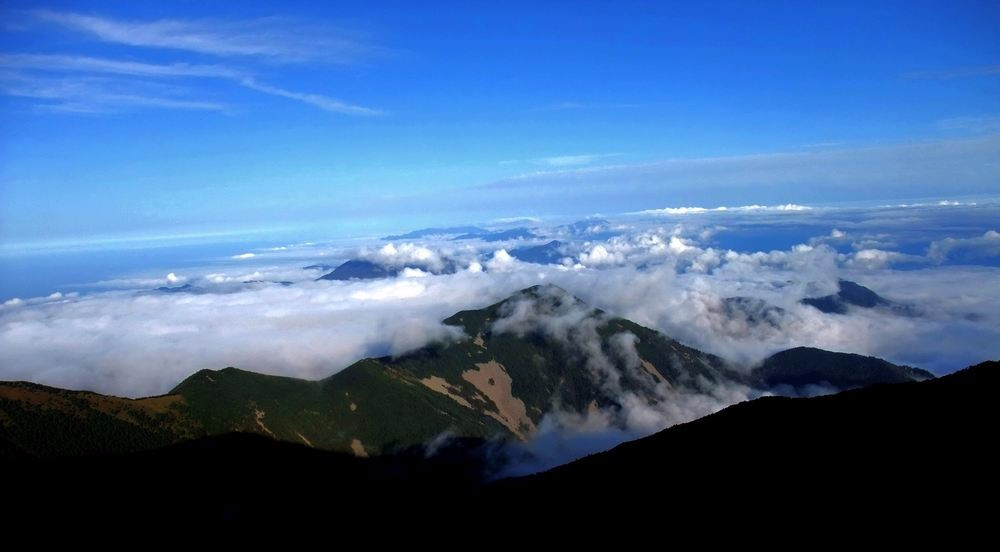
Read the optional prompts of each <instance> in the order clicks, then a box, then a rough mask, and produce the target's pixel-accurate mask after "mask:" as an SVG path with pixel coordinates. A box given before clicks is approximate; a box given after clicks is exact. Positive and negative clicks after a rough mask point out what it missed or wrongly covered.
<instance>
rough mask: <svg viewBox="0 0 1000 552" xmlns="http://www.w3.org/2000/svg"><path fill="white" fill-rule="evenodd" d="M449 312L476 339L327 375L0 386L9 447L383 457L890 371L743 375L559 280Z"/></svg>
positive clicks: (783, 360)
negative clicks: (250, 448)
mask: <svg viewBox="0 0 1000 552" xmlns="http://www.w3.org/2000/svg"><path fill="white" fill-rule="evenodd" d="M444 323H445V324H449V325H452V326H457V327H459V328H461V329H462V330H463V331H464V334H465V335H466V336H467V337H466V338H465V339H462V340H460V341H457V342H450V343H437V344H432V345H429V346H427V347H424V348H422V349H419V350H416V351H413V352H411V353H408V354H404V355H401V356H397V357H382V358H369V359H364V360H361V361H359V362H356V363H354V364H352V365H351V366H348V367H347V368H345V369H344V370H342V371H340V372H337V373H336V374H334V375H332V376H330V377H328V378H326V379H322V380H318V381H308V380H301V379H295V378H287V377H278V376H269V375H264V374H257V373H253V372H247V371H244V370H238V369H236V368H226V369H223V370H202V371H200V372H197V373H196V374H194V375H192V376H190V377H188V378H187V379H185V380H184V381H183V382H181V383H180V384H179V385H178V386H177V387H175V388H174V389H173V390H171V392H170V393H169V394H167V395H164V396H162V397H151V398H146V399H138V400H129V399H121V398H117V397H107V396H103V395H98V394H95V393H88V392H82V391H66V390H62V389H54V388H50V387H45V386H40V385H35V384H29V383H17V382H15V383H10V384H0V430H2V431H0V437H2V439H0V452H2V451H3V450H16V451H21V452H20V453H23V454H31V455H39V456H53V455H55V456H59V455H74V454H91V453H98V452H129V451H138V450H145V449H148V448H152V447H156V446H162V445H164V444H168V443H172V442H179V441H185V440H190V439H192V438H197V437H202V436H211V435H220V434H225V433H230V432H252V433H258V434H261V435H264V436H267V437H271V438H274V439H278V440H281V441H289V442H295V443H301V444H304V445H306V446H309V447H315V448H320V449H326V450H335V451H344V452H351V453H353V454H356V455H359V456H365V455H381V454H386V453H392V452H398V451H401V450H405V449H407V448H409V447H413V446H417V445H420V444H423V443H425V442H427V441H428V440H430V439H432V438H434V437H436V436H438V435H441V434H444V433H448V434H451V435H454V436H459V437H470V438H482V439H489V438H493V437H497V436H499V437H503V438H511V439H525V438H527V437H529V436H531V435H532V434H533V432H534V431H535V429H536V428H537V427H538V426H539V424H540V423H541V421H542V417H543V416H544V415H545V414H546V413H548V412H550V411H551V410H552V409H553V408H554V405H556V404H558V406H559V409H560V411H562V412H568V413H580V414H582V413H586V412H590V411H592V410H594V409H602V410H608V411H612V412H613V411H615V410H616V409H618V408H619V407H620V406H621V405H619V404H618V401H619V400H620V399H621V398H622V397H623V396H624V394H626V393H627V394H629V396H631V397H634V398H636V399H638V400H640V401H646V402H649V403H654V402H656V401H659V400H664V399H663V395H661V394H659V392H658V391H657V389H660V388H663V387H666V388H669V389H672V390H673V391H684V392H686V393H688V394H695V395H697V394H709V393H711V392H713V391H714V390H715V389H716V388H717V387H718V385H719V384H720V383H726V382H740V383H748V384H754V383H761V384H766V385H771V384H772V383H773V382H778V383H780V384H786V383H787V384H791V385H794V384H798V383H808V382H813V383H817V384H819V383H823V382H827V383H829V384H833V385H836V384H837V383H839V382H841V381H846V382H847V383H848V384H849V385H850V386H855V385H863V384H865V383H866V382H877V381H884V380H885V375H884V373H883V371H884V370H892V369H893V368H892V365H888V363H885V366H882V365H879V366H877V367H875V368H872V367H871V366H870V364H871V363H870V362H869V364H865V365H862V366H861V368H859V369H861V370H863V373H862V374H861V375H855V376H852V375H851V374H849V373H848V372H849V370H850V369H851V368H850V367H852V366H855V365H857V362H855V359H854V358H853V357H854V355H839V354H838V353H828V354H827V355H826V356H824V355H823V354H822V353H823V352H822V351H816V350H808V351H807V353H808V354H804V355H799V354H798V353H795V354H791V353H790V355H785V356H779V355H776V356H777V357H778V358H777V359H774V357H772V359H769V363H765V366H767V367H768V368H766V369H762V370H761V371H760V372H756V373H754V374H753V375H752V376H753V377H752V378H751V379H749V380H748V376H747V375H746V374H745V373H742V372H738V371H736V370H734V369H733V368H731V367H730V366H729V365H728V364H727V363H726V362H725V361H723V360H722V359H720V358H718V357H715V356H712V355H708V354H705V353H702V352H700V351H698V350H696V349H693V348H690V347H687V346H684V345H682V344H681V343H679V342H677V341H675V340H673V339H671V338H669V337H667V336H665V335H663V334H661V333H659V332H656V331H654V330H650V329H648V328H644V327H642V326H640V325H638V324H635V323H634V322H631V321H628V320H625V319H622V318H616V317H613V316H610V315H608V314H607V313H604V312H603V311H600V310H598V309H594V308H592V307H590V306H588V305H586V304H585V303H583V302H582V301H580V300H579V299H577V298H576V297H573V296H572V295H570V294H569V293H567V292H565V291H563V290H562V289H560V288H558V287H555V286H535V287H531V288H528V289H525V290H522V291H520V292H518V293H516V294H514V295H513V296H511V297H509V298H507V299H505V300H504V301H501V302H499V303H496V304H493V305H490V306H488V307H485V308H483V309H477V310H467V311H461V312H459V313H456V314H455V315H453V316H451V317H449V318H447V319H446V320H445V321H444ZM830 355H832V356H830ZM838 355H839V356H838ZM800 357H801V358H800ZM797 359H798V360H797ZM869 360H871V359H869ZM838 363H847V364H845V365H844V366H841V365H840V364H838ZM848 364H849V366H848ZM797 370H802V371H803V373H801V374H797ZM880 370H882V371H880ZM900 374H902V375H903V376H905V375H906V374H905V373H902V372H901V373H900ZM913 374H914V377H921V376H922V374H919V373H917V372H913ZM834 376H836V377H834ZM754 378H755V379H754ZM837 378H840V379H837Z"/></svg>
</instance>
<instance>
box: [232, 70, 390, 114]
mask: <svg viewBox="0 0 1000 552" xmlns="http://www.w3.org/2000/svg"><path fill="white" fill-rule="evenodd" d="M239 82H240V84H241V85H243V86H245V87H247V88H249V89H251V90H256V91H258V92H263V93H265V94H271V95H272V96H281V97H282V98H289V99H292V100H297V101H300V102H303V103H307V104H309V105H312V106H314V107H318V108H320V109H322V110H324V111H330V112H332V113H342V114H344V115H364V116H375V115H385V112H384V111H382V110H379V109H373V108H370V107H364V106H360V105H354V104H350V103H347V102H343V101H341V100H338V99H335V98H331V97H330V96H324V95H323V94H312V93H305V92H294V91H291V90H286V89H284V88H279V87H277V86H272V85H270V84H265V83H262V82H260V81H258V80H257V79H254V78H250V77H247V78H244V79H241V80H240V81H239Z"/></svg>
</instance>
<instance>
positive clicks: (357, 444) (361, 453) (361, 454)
mask: <svg viewBox="0 0 1000 552" xmlns="http://www.w3.org/2000/svg"><path fill="white" fill-rule="evenodd" d="M351 452H353V453H354V456H357V457H358V458H368V453H367V452H366V451H365V446H364V445H362V444H361V440H360V439H354V440H352V441H351Z"/></svg>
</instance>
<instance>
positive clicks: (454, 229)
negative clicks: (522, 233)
mask: <svg viewBox="0 0 1000 552" xmlns="http://www.w3.org/2000/svg"><path fill="white" fill-rule="evenodd" d="M488 233H489V230H484V229H482V228H479V227H478V226H449V227H447V228H421V229H420V230H414V231H412V232H407V233H405V234H398V235H395V236H385V237H384V238H382V239H383V240H386V241H391V240H413V239H417V238H426V237H431V236H454V235H455V234H465V235H473V236H478V235H483V234H488Z"/></svg>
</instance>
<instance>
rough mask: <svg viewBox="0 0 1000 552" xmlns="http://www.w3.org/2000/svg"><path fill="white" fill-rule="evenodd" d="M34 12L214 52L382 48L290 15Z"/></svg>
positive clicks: (102, 33) (282, 53)
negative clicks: (124, 16)
mask: <svg viewBox="0 0 1000 552" xmlns="http://www.w3.org/2000/svg"><path fill="white" fill-rule="evenodd" d="M33 14H34V16H35V17H37V18H38V19H39V20H41V21H44V22H48V23H52V24H55V25H59V26H62V27H65V28H67V29H72V30H75V31H79V32H82V33H85V34H88V35H90V36H92V37H94V38H97V39H99V40H102V41H104V42H111V43H116V44H125V45H129V46H138V47H147V48H163V49H172V50H182V51H188V52H195V53H198V54H207V55H213V56H223V57H232V56H236V57H258V58H266V59H268V60H273V61H283V62H301V61H308V60H323V61H332V62H338V63H351V62H355V61H358V60H360V59H363V58H366V57H369V56H371V55H372V54H374V53H377V52H378V51H379V49H378V48H375V47H372V46H369V45H366V44H364V43H362V42H360V41H358V40H355V39H353V38H351V37H350V35H349V33H348V31H346V30H345V29H336V28H329V27H325V28H324V27H317V26H315V25H311V24H307V23H305V22H302V21H296V20H292V19H288V18H278V17H270V18H260V19H250V20H242V21H223V20H208V19H202V20H182V19H160V20H156V21H127V20H121V19H111V18H107V17H100V16H96V15H84V14H78V13H69V12H57V11H51V10H38V11H35V12H33Z"/></svg>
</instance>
